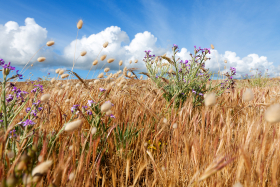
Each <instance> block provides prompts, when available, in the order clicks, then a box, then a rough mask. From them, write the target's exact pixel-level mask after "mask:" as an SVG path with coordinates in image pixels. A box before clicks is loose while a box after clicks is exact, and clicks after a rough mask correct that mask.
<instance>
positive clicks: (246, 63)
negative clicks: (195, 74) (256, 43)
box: [206, 50, 275, 78]
mask: <svg viewBox="0 0 280 187" xmlns="http://www.w3.org/2000/svg"><path fill="white" fill-rule="evenodd" d="M207 57H210V58H211V59H210V60H208V61H207V62H206V68H209V69H210V70H211V71H213V72H218V71H219V67H220V70H221V72H224V73H225V72H226V71H229V68H230V67H235V68H236V72H237V75H236V77H237V78H240V77H241V76H244V75H245V74H251V75H252V74H255V72H256V69H258V71H261V72H265V71H266V70H267V69H268V74H273V73H275V66H274V65H273V62H269V61H268V60H267V57H265V56H259V55H257V54H249V55H247V56H246V57H244V58H240V57H238V56H237V55H236V53H235V52H231V51H226V52H225V54H219V53H218V51H217V50H211V54H209V55H207ZM224 60H227V63H224ZM225 67H226V69H224V68H225ZM251 70H252V72H250V71H251Z"/></svg>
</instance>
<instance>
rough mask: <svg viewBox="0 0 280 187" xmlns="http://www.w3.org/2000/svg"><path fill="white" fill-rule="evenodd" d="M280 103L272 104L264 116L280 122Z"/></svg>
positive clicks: (269, 119)
mask: <svg viewBox="0 0 280 187" xmlns="http://www.w3.org/2000/svg"><path fill="white" fill-rule="evenodd" d="M279 114H280V104H279V103H276V104H273V105H271V106H270V107H269V108H268V109H267V110H266V111H265V114H264V118H265V120H266V121H267V122H270V123H277V122H280V115H279Z"/></svg>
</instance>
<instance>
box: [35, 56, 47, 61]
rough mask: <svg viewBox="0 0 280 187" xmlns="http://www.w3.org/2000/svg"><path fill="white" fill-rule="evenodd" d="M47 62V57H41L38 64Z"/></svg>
mask: <svg viewBox="0 0 280 187" xmlns="http://www.w3.org/2000/svg"><path fill="white" fill-rule="evenodd" d="M45 60H46V58H45V57H39V58H38V59H37V61H38V62H44V61H45Z"/></svg>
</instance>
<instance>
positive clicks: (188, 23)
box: [0, 0, 280, 78]
mask: <svg viewBox="0 0 280 187" xmlns="http://www.w3.org/2000/svg"><path fill="white" fill-rule="evenodd" d="M279 10H280V1H278V0H274V1H269V3H268V2H267V1H257V0H254V1H251V0H249V1H244V0H243V1H241V0H232V1H217V0H216V1H215V0H213V1H197V0H193V1H159V0H157V1H153V0H149V1H146V0H143V1H122V0H115V1H109V0H108V1H105V0H104V1H101V0H100V1H99V0H94V1H71V0H60V1H57V0H48V1H40V0H37V1H31V0H25V1H13V0H8V1H3V0H1V1H0V34H1V35H2V38H1V36H0V58H3V59H4V60H5V61H7V62H8V61H11V63H12V64H14V65H15V66H16V67H17V68H18V69H21V68H22V67H23V65H24V64H25V63H26V62H27V61H28V60H29V59H30V58H31V56H32V54H34V51H35V52H36V51H37V50H35V48H36V47H37V48H36V49H39V48H40V46H42V45H44V44H45V43H46V42H47V41H49V40H54V41H55V45H54V46H52V47H51V48H44V49H43V50H42V51H40V53H39V54H38V55H36V56H35V58H34V59H33V61H32V63H34V66H33V68H32V69H30V71H29V70H27V71H26V73H25V77H27V76H28V74H29V73H30V72H32V73H33V74H34V78H37V77H41V76H42V75H44V74H46V73H47V72H51V73H53V71H54V69H56V68H65V69H71V67H72V63H73V55H74V51H73V47H74V45H73V42H75V38H76V34H77V27H76V23H77V22H78V20H79V19H82V20H83V21H84V25H83V28H82V29H81V30H79V35H78V39H79V40H78V48H77V49H76V56H78V54H79V53H80V52H81V50H87V51H88V54H87V55H86V57H85V58H83V59H82V58H80V59H79V60H80V61H77V64H76V65H75V67H76V68H75V71H77V72H78V73H79V74H80V75H81V76H83V77H85V76H84V75H86V74H87V73H88V70H89V68H90V64H91V63H92V61H93V60H94V59H95V58H96V56H97V54H98V52H99V51H100V49H99V48H98V45H99V44H102V43H104V41H105V40H106V38H108V40H109V42H110V43H112V45H110V44H109V46H108V50H107V51H106V50H104V51H103V52H104V54H106V52H108V53H109V52H110V55H112V56H111V57H114V58H116V61H119V60H124V61H125V65H126V66H129V64H128V61H129V60H130V59H139V61H142V58H143V57H144V55H145V54H144V50H146V49H151V50H152V52H153V53H154V54H156V55H162V54H164V53H167V55H170V56H171V46H172V45H173V44H177V45H178V46H179V47H180V49H182V48H185V50H184V51H183V50H182V52H181V54H180V55H181V56H180V57H181V58H182V59H184V58H187V55H188V54H189V53H190V52H191V53H192V51H193V46H194V45H196V46H197V47H198V46H201V47H202V48H205V47H207V48H209V47H210V44H213V45H214V46H215V50H214V51H213V53H212V54H213V57H212V60H211V61H210V62H209V63H208V64H206V65H207V67H208V68H210V70H212V71H217V70H218V66H217V64H220V67H223V66H224V64H223V61H224V59H227V60H228V64H227V66H233V67H236V68H237V73H239V75H244V74H247V73H248V74H250V72H249V71H250V69H251V68H253V69H256V68H259V69H260V70H262V71H264V70H265V69H269V72H270V73H271V75H273V74H274V73H278V72H279V70H280V68H279V65H280V55H279V54H280V49H279V46H280V35H279V30H280V22H279V18H280V11H279ZM26 19H28V22H29V26H30V27H29V30H30V32H31V31H32V29H33V28H37V29H34V30H36V31H34V32H33V33H32V34H30V35H28V33H27V32H29V31H28V29H26V30H27V31H24V32H23V31H22V30H24V29H20V28H21V27H27V25H26V23H27V22H26V21H27V20H26ZM32 20H33V21H32ZM11 21H12V22H16V23H17V24H18V27H17V26H11V25H14V24H8V25H6V24H7V23H8V22H11ZM5 25H6V26H5ZM112 26H115V27H112ZM10 27H13V28H14V29H13V32H11V31H9V32H8V31H7V29H8V28H10ZM106 29H107V30H106ZM8 30H10V29H8ZM105 30H106V31H105ZM16 33H18V35H16ZM144 33H145V34H144ZM137 34H138V35H137ZM91 35H92V38H91V39H90V36H91ZM93 35H94V37H93ZM136 35H137V37H136ZM14 36H17V37H19V38H21V39H20V40H22V42H15V41H14V40H15V39H14V38H15V37H14ZM32 36H34V37H32ZM35 36H36V37H35ZM3 37H5V38H6V39H5V40H4V39H3ZM98 38H101V39H100V40H98V41H97V39H98ZM1 39H2V42H1ZM95 40H96V43H95ZM24 42H26V43H24ZM143 42H146V43H147V44H146V43H145V44H144V43H143ZM95 44H96V45H95ZM113 44H116V45H115V46H114V45H113ZM93 46H95V47H93ZM99 46H100V45H99ZM101 46H102V45H101ZM138 46H140V47H138ZM109 47H111V48H109ZM22 48H26V49H25V51H24V50H23V51H21V50H19V49H22ZM143 49H144V50H143ZM27 50H29V51H27ZM20 51H21V52H20ZM71 52H72V53H71ZM70 54H73V55H72V56H71V55H70ZM214 54H215V55H214ZM39 56H45V57H46V58H47V60H46V62H44V63H38V62H37V63H36V59H37V57H39ZM108 57H109V55H108ZM71 59H72V60H71ZM130 66H131V65H130ZM101 67H102V65H101V66H98V68H101ZM109 67H111V69H119V67H118V65H117V63H115V65H114V64H113V65H110V66H109ZM131 67H132V66H131ZM135 67H137V68H140V69H142V70H143V68H144V63H143V62H139V63H138V64H135ZM227 69H229V67H227Z"/></svg>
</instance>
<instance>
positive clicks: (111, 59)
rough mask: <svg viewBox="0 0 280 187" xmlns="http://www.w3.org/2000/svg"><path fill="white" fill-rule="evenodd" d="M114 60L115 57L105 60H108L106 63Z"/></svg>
mask: <svg viewBox="0 0 280 187" xmlns="http://www.w3.org/2000/svg"><path fill="white" fill-rule="evenodd" d="M114 60H115V59H113V58H109V59H108V60H107V62H108V63H112V62H114Z"/></svg>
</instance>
